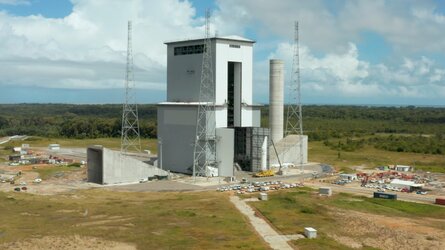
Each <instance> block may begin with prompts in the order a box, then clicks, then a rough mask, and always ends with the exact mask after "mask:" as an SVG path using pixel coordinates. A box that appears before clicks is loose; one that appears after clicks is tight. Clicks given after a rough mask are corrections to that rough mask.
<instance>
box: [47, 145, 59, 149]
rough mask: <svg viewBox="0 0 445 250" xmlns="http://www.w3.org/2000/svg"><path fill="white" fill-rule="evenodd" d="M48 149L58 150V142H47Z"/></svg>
mask: <svg viewBox="0 0 445 250" xmlns="http://www.w3.org/2000/svg"><path fill="white" fill-rule="evenodd" d="M48 149H49V150H60V144H49V145H48Z"/></svg>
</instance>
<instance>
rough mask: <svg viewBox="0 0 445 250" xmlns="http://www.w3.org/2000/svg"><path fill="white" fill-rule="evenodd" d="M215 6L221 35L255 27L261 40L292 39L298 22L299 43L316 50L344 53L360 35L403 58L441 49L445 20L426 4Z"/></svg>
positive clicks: (263, 2) (252, 0) (262, 2)
mask: <svg viewBox="0 0 445 250" xmlns="http://www.w3.org/2000/svg"><path fill="white" fill-rule="evenodd" d="M218 5H219V8H220V11H219V12H218V15H219V16H220V17H221V19H222V20H224V28H226V29H227V30H224V31H227V32H231V31H243V30H245V27H255V28H254V29H256V31H257V32H258V33H259V35H260V36H261V34H263V35H264V36H268V35H270V34H274V35H276V36H280V37H286V38H287V39H291V38H292V36H293V22H294V21H299V23H300V29H301V39H302V41H303V42H305V43H306V44H310V46H311V49H313V50H316V51H323V52H333V51H336V52H338V51H346V50H348V47H347V44H348V42H354V43H358V42H360V41H361V39H362V36H361V32H364V31H366V32H375V33H377V34H379V35H381V36H382V37H384V39H385V40H386V41H388V42H389V43H391V45H392V46H393V47H394V48H395V49H396V50H397V51H400V52H403V53H406V52H407V50H409V51H433V52H443V51H444V50H445V36H443V27H444V26H443V24H444V20H445V16H444V15H441V14H437V13H436V12H435V3H434V1H430V0H424V1H407V0H375V1H334V2H333V1H330V0H324V1H323V0H312V1H295V0H280V1H268V0H244V1H237V0H220V1H218ZM220 23H223V21H221V22H220ZM426 44H428V46H425V45H426Z"/></svg>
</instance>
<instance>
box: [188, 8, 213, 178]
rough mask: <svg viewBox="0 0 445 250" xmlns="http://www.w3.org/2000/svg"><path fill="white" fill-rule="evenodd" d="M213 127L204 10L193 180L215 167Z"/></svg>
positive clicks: (211, 88)
mask: <svg viewBox="0 0 445 250" xmlns="http://www.w3.org/2000/svg"><path fill="white" fill-rule="evenodd" d="M215 127H216V120H215V82H214V79H213V66H212V44H211V40H210V11H209V10H206V23H205V40H204V48H203V57H202V71H201V84H200V87H199V104H198V117H197V121H196V138H195V144H194V152H193V177H194V178H195V179H196V176H208V175H209V173H208V172H207V169H208V167H217V162H216V132H215Z"/></svg>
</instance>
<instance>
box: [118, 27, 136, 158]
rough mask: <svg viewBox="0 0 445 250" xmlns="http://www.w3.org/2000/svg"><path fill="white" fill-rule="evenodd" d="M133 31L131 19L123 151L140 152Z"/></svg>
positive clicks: (123, 119) (122, 135) (123, 124)
mask: <svg viewBox="0 0 445 250" xmlns="http://www.w3.org/2000/svg"><path fill="white" fill-rule="evenodd" d="M131 33H132V28H131V21H128V41H127V68H126V73H125V103H124V105H123V110H122V130H121V153H127V152H128V150H131V149H133V150H136V151H138V152H140V151H141V139H140V133H139V118H138V107H137V104H136V98H135V93H134V92H133V88H134V86H135V83H134V75H133V50H132V40H131Z"/></svg>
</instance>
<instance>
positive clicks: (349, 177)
mask: <svg viewBox="0 0 445 250" xmlns="http://www.w3.org/2000/svg"><path fill="white" fill-rule="evenodd" d="M340 179H342V180H349V181H354V180H357V175H356V174H340Z"/></svg>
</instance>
